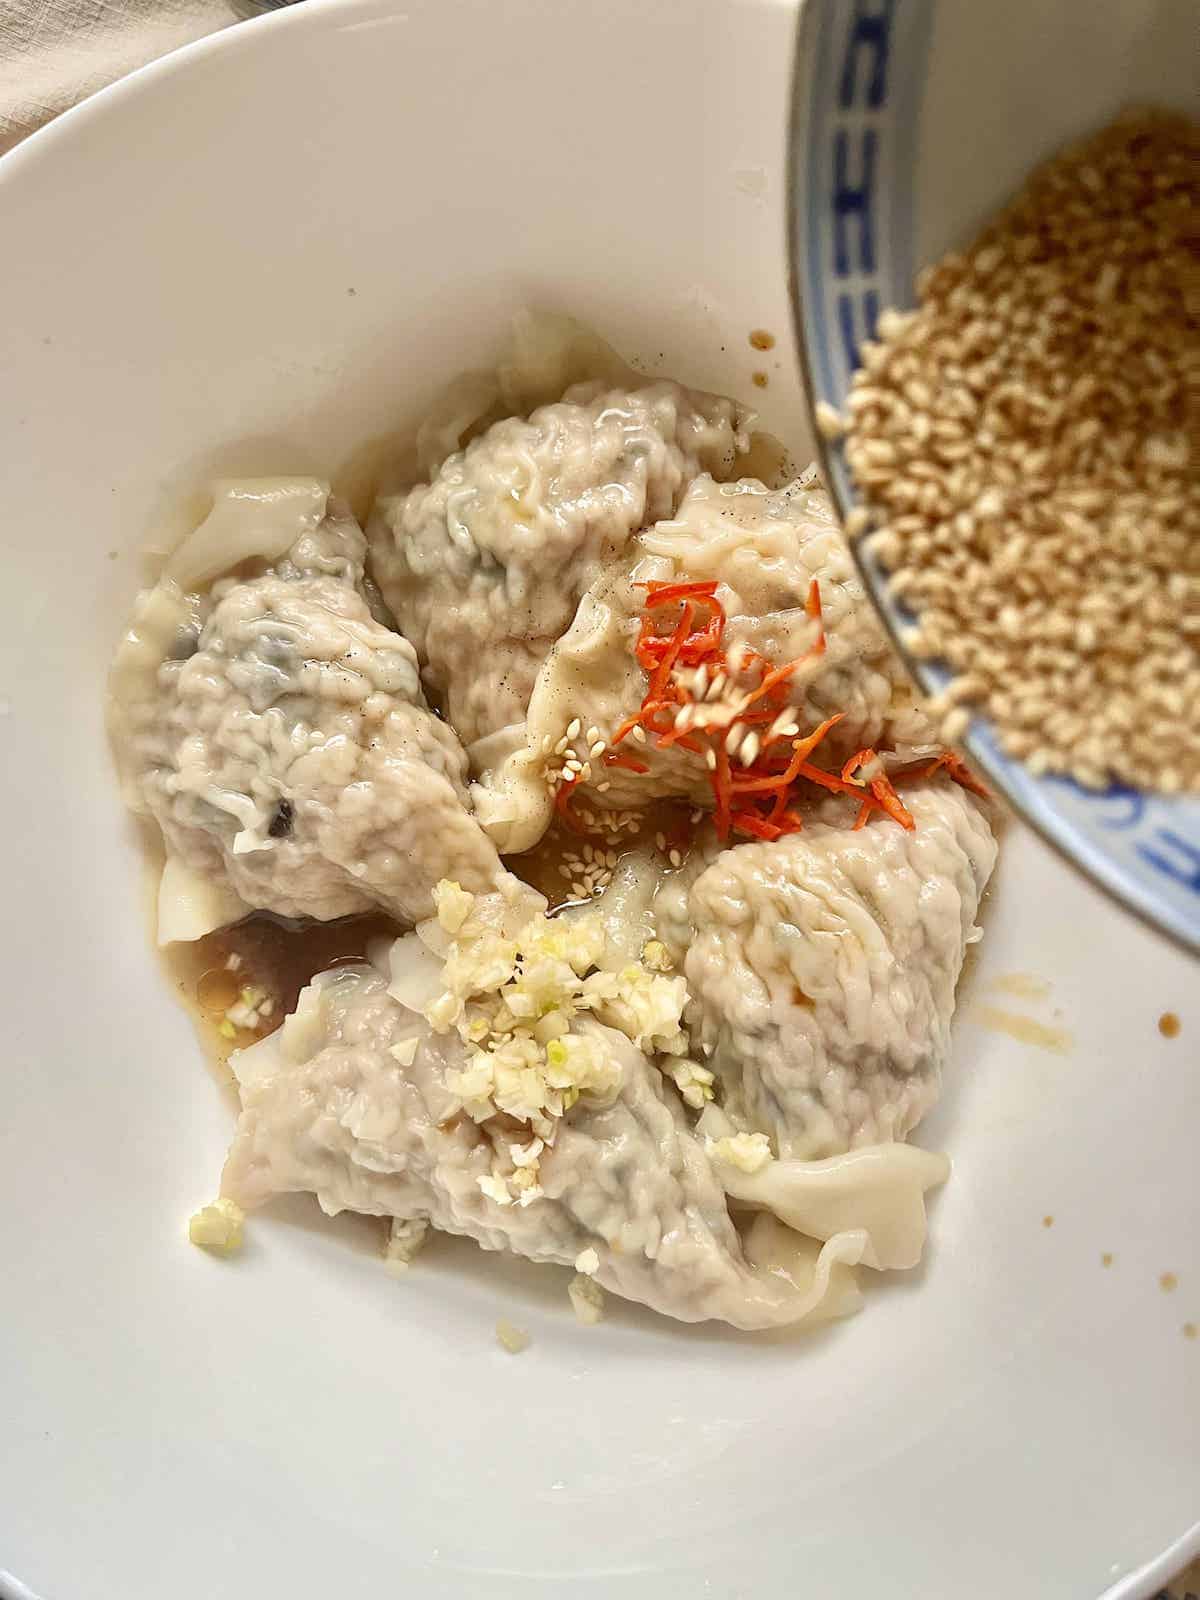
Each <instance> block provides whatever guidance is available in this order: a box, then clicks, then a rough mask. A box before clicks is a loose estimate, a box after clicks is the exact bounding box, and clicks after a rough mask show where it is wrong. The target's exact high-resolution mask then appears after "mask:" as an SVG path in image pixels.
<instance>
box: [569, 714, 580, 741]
mask: <svg viewBox="0 0 1200 1600" xmlns="http://www.w3.org/2000/svg"><path fill="white" fill-rule="evenodd" d="M582 727H583V724H582V723H581V722H580V720H579V718H578V717H573V718H572V719H571V721H570V722H568V724H567V738H568V739H578V737H579V734H580V731H581V729H582Z"/></svg>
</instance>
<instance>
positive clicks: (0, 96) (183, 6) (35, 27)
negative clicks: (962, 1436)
mask: <svg viewBox="0 0 1200 1600" xmlns="http://www.w3.org/2000/svg"><path fill="white" fill-rule="evenodd" d="M447 3H449V0H447ZM258 9H260V7H259V6H257V5H256V4H255V3H254V0H0V153H3V151H5V150H8V149H10V148H11V146H13V145H14V144H16V142H17V140H18V139H23V138H24V137H25V135H26V134H27V133H32V132H33V130H34V129H35V128H40V127H41V125H42V123H44V122H49V121H50V119H51V117H56V116H57V115H58V113H59V112H60V111H65V110H66V109H67V107H68V106H73V105H74V104H75V102H76V101H77V100H82V99H84V97H85V96H87V95H89V94H94V93H95V92H96V90H97V89H102V88H103V87H104V86H105V84H107V83H112V82H113V81H114V79H116V78H120V77H122V76H124V74H125V73H127V72H132V71H133V69H134V68H135V67H140V66H144V65H145V63H146V62H147V61H153V60H154V58H155V57H156V56H161V55H165V54H166V52H167V51H168V50H174V49H175V48H176V46H178V45H181V44H187V43H188V42H189V41H190V40H192V39H200V38H203V37H204V35H205V34H206V33H215V32H216V31H217V29H218V28H225V27H228V26H229V24H230V23H233V22H238V21H240V20H241V19H242V18H243V17H246V16H250V15H253V14H254V13H255V11H257V10H258ZM1169 1595H1170V1600H1200V1561H1198V1562H1195V1563H1194V1564H1193V1565H1192V1566H1191V1567H1189V1568H1188V1570H1187V1571H1186V1572H1185V1573H1182V1574H1181V1575H1180V1577H1179V1578H1177V1579H1176V1581H1175V1583H1174V1584H1172V1585H1171V1587H1170V1590H1169ZM964 1600H969V1597H964Z"/></svg>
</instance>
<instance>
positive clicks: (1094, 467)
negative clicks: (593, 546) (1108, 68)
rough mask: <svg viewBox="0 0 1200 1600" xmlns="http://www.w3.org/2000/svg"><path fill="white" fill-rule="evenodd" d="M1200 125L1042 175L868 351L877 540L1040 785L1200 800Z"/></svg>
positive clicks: (849, 425) (948, 729)
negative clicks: (1052, 775) (1070, 782)
mask: <svg viewBox="0 0 1200 1600" xmlns="http://www.w3.org/2000/svg"><path fill="white" fill-rule="evenodd" d="M1198 162H1200V127H1198V126H1197V125H1196V124H1195V123H1192V122H1190V121H1188V120H1187V119H1185V118H1182V117H1179V116H1175V115H1173V114H1168V113H1165V112H1148V113H1141V114H1138V115H1136V116H1129V117H1126V118H1123V119H1121V120H1119V121H1118V122H1116V123H1114V124H1113V125H1112V126H1110V127H1109V128H1107V129H1105V130H1104V131H1103V132H1102V133H1100V134H1098V135H1096V136H1094V137H1093V138H1091V139H1089V140H1087V141H1086V142H1084V143H1082V144H1080V145H1078V146H1077V147H1074V148H1072V149H1070V150H1068V151H1066V152H1064V153H1063V154H1062V155H1061V156H1059V157H1058V158H1057V159H1055V160H1054V161H1052V162H1050V163H1049V164H1048V165H1047V166H1045V167H1043V168H1042V169H1040V170H1039V171H1038V172H1036V173H1035V174H1034V175H1033V177H1032V178H1031V179H1030V181H1029V182H1028V183H1027V185H1026V187H1025V188H1024V189H1023V190H1022V192H1021V193H1020V194H1019V195H1018V197H1017V198H1016V200H1015V201H1014V202H1013V203H1012V204H1011V205H1010V206H1009V207H1008V208H1007V209H1006V210H1005V211H1004V212H1003V213H1002V214H1001V215H1000V216H998V217H997V218H996V219H995V221H993V222H992V223H991V224H990V225H989V226H988V227H987V228H986V229H985V231H984V232H983V233H982V234H981V235H980V237H979V238H978V239H977V240H976V242H975V243H974V245H973V246H972V247H971V248H970V249H969V250H967V251H966V252H965V253H963V254H951V255H948V256H946V257H945V258H943V260H941V261H940V262H939V263H937V264H936V265H935V266H934V267H932V268H930V269H929V270H928V271H926V272H925V273H924V274H922V276H921V277H920V278H919V279H918V283H917V290H918V297H919V308H918V310H917V311H915V312H913V313H908V314H900V313H896V312H887V313H885V314H884V316H883V317H881V319H880V322H879V328H878V336H879V342H877V343H874V344H869V345H867V346H865V347H864V349H863V352H862V362H863V365H862V370H861V371H860V372H859V373H858V374H857V375H856V377H855V380H854V383H853V386H852V388H851V392H850V395H849V397H848V405H847V410H848V415H847V416H846V417H840V416H838V415H837V414H836V413H832V414H831V413H830V411H829V408H824V409H823V412H822V414H821V415H820V416H819V418H818V420H819V422H820V424H821V426H822V429H823V431H825V432H826V433H827V434H828V435H829V436H836V435H840V434H842V433H844V434H845V453H846V460H847V463H848V465H849V467H850V469H851V471H852V473H853V475H854V477H855V479H856V481H857V483H858V486H859V488H860V490H861V492H862V495H863V498H864V502H865V506H866V507H867V508H868V509H867V510H866V511H865V512H863V513H861V514H860V513H855V515H854V518H853V519H852V522H851V525H850V526H849V527H848V529H847V531H848V532H849V533H850V534H851V535H856V534H862V533H864V531H865V529H866V528H867V527H871V526H873V527H874V528H875V531H874V532H872V533H871V534H870V535H869V537H870V538H871V539H872V541H873V550H874V552H875V554H876V555H877V557H878V559H879V562H880V564H881V566H882V567H883V568H884V570H885V571H887V572H888V573H889V582H890V586H891V591H892V593H893V594H894V595H895V596H896V597H897V598H898V599H900V600H902V601H903V602H904V603H905V604H906V605H907V606H908V607H909V608H910V609H911V610H912V612H913V613H914V615H915V617H916V619H917V621H916V625H915V627H913V628H912V630H911V631H910V633H909V636H908V639H907V643H908V645H909V647H910V648H911V649H912V651H913V652H914V654H916V655H918V656H920V657H924V658H929V659H935V660H939V661H941V662H943V663H945V664H946V665H947V667H948V668H949V670H950V674H951V676H950V681H949V684H948V687H947V688H946V690H945V691H944V692H943V693H942V694H941V695H939V696H938V698H937V701H936V702H935V704H934V705H933V707H932V709H933V711H934V714H935V715H940V716H941V717H942V718H943V719H944V720H943V724H942V736H943V738H944V739H946V740H947V742H953V741H954V740H956V739H958V738H961V736H962V733H963V731H964V730H965V727H966V724H967V710H966V708H967V707H973V708H978V709H980V710H982V711H985V712H986V713H987V715H988V716H989V717H990V719H991V721H992V722H993V724H994V726H995V729H996V732H997V735H998V737H999V740H1000V742H1001V744H1002V746H1003V748H1004V749H1005V750H1006V751H1007V752H1008V753H1009V754H1011V755H1013V756H1015V757H1017V758H1019V759H1021V760H1023V761H1024V762H1025V763H1026V765H1027V767H1028V768H1029V770H1030V771H1031V772H1033V773H1035V774H1038V773H1044V772H1057V773H1066V774H1070V775H1071V776H1073V777H1074V778H1075V779H1077V780H1078V781H1079V782H1081V783H1084V784H1086V785H1089V786H1092V787H1103V786H1105V785H1106V784H1107V783H1108V781H1109V780H1110V778H1113V777H1115V778H1117V779H1118V780H1121V781H1123V782H1125V783H1128V784H1130V785H1133V786H1135V787H1137V788H1141V789H1155V790H1159V791H1163V792H1167V793H1171V792H1179V791H1189V792H1196V791H1200V537H1198V536H1200V475H1198V473H1197V459H1196V457H1197V451H1198V448H1200V446H1198V441H1200V265H1198V262H1197V239H1198V238H1200V190H1198V187H1197V183H1196V172H1197V170H1198Z"/></svg>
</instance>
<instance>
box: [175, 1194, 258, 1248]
mask: <svg viewBox="0 0 1200 1600" xmlns="http://www.w3.org/2000/svg"><path fill="white" fill-rule="evenodd" d="M245 1220H246V1213H245V1212H244V1211H243V1210H242V1208H241V1206H239V1205H237V1204H235V1202H234V1201H232V1200H226V1199H224V1198H221V1199H219V1200H214V1201H213V1202H212V1204H211V1205H207V1206H201V1207H200V1209H199V1211H197V1212H196V1213H195V1214H194V1216H192V1217H191V1219H190V1220H189V1222H188V1238H189V1239H190V1240H191V1241H192V1243H193V1244H197V1245H199V1246H200V1248H201V1249H202V1250H211V1251H213V1252H214V1254H216V1255H219V1256H231V1255H233V1254H234V1253H235V1252H236V1251H238V1250H240V1249H241V1248H242V1224H243V1223H244V1222H245Z"/></svg>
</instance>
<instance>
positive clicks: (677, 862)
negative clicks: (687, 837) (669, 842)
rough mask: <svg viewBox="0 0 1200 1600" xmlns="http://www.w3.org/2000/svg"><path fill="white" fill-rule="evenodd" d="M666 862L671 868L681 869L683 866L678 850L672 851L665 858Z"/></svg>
mask: <svg viewBox="0 0 1200 1600" xmlns="http://www.w3.org/2000/svg"><path fill="white" fill-rule="evenodd" d="M667 860H668V861H669V862H670V863H671V865H672V866H673V867H681V866H682V865H683V857H682V855H680V853H679V851H678V850H672V851H671V852H670V854H669V855H668V856H667Z"/></svg>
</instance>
